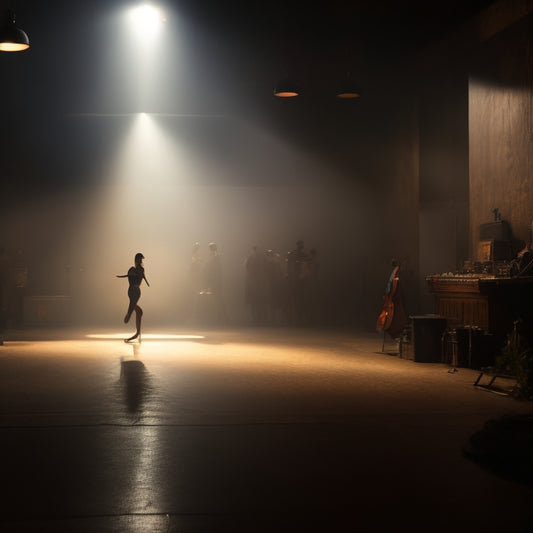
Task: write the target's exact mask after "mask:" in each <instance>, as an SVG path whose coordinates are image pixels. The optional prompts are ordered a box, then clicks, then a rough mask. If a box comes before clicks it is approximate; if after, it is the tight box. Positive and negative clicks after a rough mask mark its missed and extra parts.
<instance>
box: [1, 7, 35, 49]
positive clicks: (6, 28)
mask: <svg viewBox="0 0 533 533" xmlns="http://www.w3.org/2000/svg"><path fill="white" fill-rule="evenodd" d="M29 47H30V40H29V39H28V36H27V35H26V33H25V32H24V31H23V30H21V29H20V28H17V26H15V13H13V11H8V12H7V14H6V16H5V17H4V21H3V23H2V25H1V26H0V51H2V52H20V51H22V50H26V49H28V48H29Z"/></svg>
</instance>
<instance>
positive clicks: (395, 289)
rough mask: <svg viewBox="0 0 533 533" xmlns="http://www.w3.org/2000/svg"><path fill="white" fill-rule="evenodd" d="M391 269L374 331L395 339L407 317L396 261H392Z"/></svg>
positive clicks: (398, 267)
mask: <svg viewBox="0 0 533 533" xmlns="http://www.w3.org/2000/svg"><path fill="white" fill-rule="evenodd" d="M392 267H393V269H392V273H391V275H390V277H389V281H388V282H387V286H386V288H385V295H384V296H383V308H382V310H381V312H380V313H379V316H378V319H377V322H376V331H378V332H381V331H383V333H388V334H389V335H390V336H391V337H392V338H393V339H397V338H398V337H399V336H400V335H401V333H402V330H403V328H404V327H405V325H406V324H407V317H406V314H405V310H404V308H403V304H402V301H401V295H400V291H399V283H400V276H399V272H400V266H399V265H398V263H397V262H396V261H393V262H392Z"/></svg>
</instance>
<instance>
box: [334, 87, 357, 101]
mask: <svg viewBox="0 0 533 533" xmlns="http://www.w3.org/2000/svg"><path fill="white" fill-rule="evenodd" d="M360 96H361V95H360V94H359V93H358V92H357V91H356V90H355V89H343V90H342V91H340V92H339V93H337V98H343V99H345V100H348V99H350V98H359V97H360Z"/></svg>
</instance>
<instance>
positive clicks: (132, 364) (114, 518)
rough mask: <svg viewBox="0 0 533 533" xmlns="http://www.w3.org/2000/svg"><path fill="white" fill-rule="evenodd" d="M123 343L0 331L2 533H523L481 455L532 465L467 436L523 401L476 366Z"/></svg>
mask: <svg viewBox="0 0 533 533" xmlns="http://www.w3.org/2000/svg"><path fill="white" fill-rule="evenodd" d="M126 333H128V332H124V331H120V330H119V331H115V332H112V331H102V330H87V331H76V330H66V331H59V330H58V331H52V330H32V331H30V330H25V331H18V332H8V333H7V334H6V336H5V337H4V338H5V343H4V345H3V346H0V446H1V450H2V458H3V462H2V467H1V470H0V471H1V480H2V488H3V493H4V495H3V497H2V498H0V531H3V532H4V531H5V532H28V531H32V532H33V531H35V532H37V531H39V532H42V531H54V532H143V533H145V532H180V533H188V532H208V533H209V532H219V531H224V532H225V531H232V532H236V531H247V532H263V531H265V532H266V531H268V532H274V531H302V532H303V531H305V532H308V531H323V532H330V531H331V532H337V531H343V532H344V531H365V532H366V531H369V532H382V531H383V532H385V531H387V532H389V531H391V530H392V529H393V528H398V529H401V530H402V531H411V532H415V531H416V532H422V531H423V532H440V531H459V532H462V531H469V532H476V531H484V532H492V531H502V530H506V531H513V532H526V531H527V532H531V531H533V510H532V506H531V503H532V502H533V488H532V484H531V483H530V482H529V480H528V479H526V480H525V481H524V479H517V477H516V476H514V475H513V472H512V471H511V473H510V474H509V471H510V470H508V471H507V474H505V473H504V474H503V475H502V469H501V468H500V469H499V471H498V473H496V471H497V470H496V469H494V468H492V469H491V468H489V467H487V466H481V465H480V463H479V462H478V461H477V459H476V457H477V455H479V456H481V455H483V454H485V458H486V456H487V453H486V452H487V450H489V449H490V450H492V452H491V453H492V456H493V457H494V456H498V455H499V456H500V459H501V457H503V458H504V459H503V460H504V462H505V461H506V458H509V460H510V461H511V462H512V460H511V457H514V458H515V459H516V457H518V458H519V459H520V461H519V462H520V464H522V463H521V461H523V460H524V461H525V463H527V461H530V462H529V463H528V464H524V469H527V468H530V466H531V454H530V453H529V452H530V451H531V447H529V448H527V452H526V454H525V455H526V457H525V458H524V457H523V454H522V455H521V450H523V447H524V443H525V442H526V441H527V439H528V438H529V434H526V435H524V434H522V435H521V436H520V437H519V438H516V436H515V435H514V436H513V438H511V439H509V438H508V439H507V441H506V443H505V445H504V446H500V445H499V444H498V441H497V439H496V440H495V439H494V438H493V437H494V435H493V436H492V437H490V436H489V437H488V440H487V438H486V439H485V441H483V438H482V439H481V440H480V438H479V436H480V435H481V436H483V434H484V433H483V432H481V430H482V429H483V428H484V426H485V424H486V422H487V421H490V420H494V421H496V422H495V423H492V426H491V425H490V424H489V427H492V428H494V427H495V425H496V426H497V424H499V423H500V421H501V420H502V417H504V416H507V417H508V418H507V419H508V420H511V419H512V420H517V419H520V420H524V419H526V420H529V417H530V416H531V415H532V414H533V402H521V401H518V400H515V399H513V398H511V397H509V396H504V395H499V394H495V393H492V392H488V391H486V390H483V389H479V388H476V387H474V386H473V383H474V381H475V379H476V377H477V375H478V372H477V371H476V370H473V369H465V368H460V369H459V371H458V372H456V373H450V372H449V370H450V367H449V366H446V365H444V364H440V363H416V362H414V361H411V360H406V359H401V358H399V357H398V356H396V355H390V354H386V353H381V348H382V341H381V337H380V336H379V335H377V334H373V333H358V332H351V331H331V330H328V331H320V330H314V331H304V330H295V329H294V330H293V329H289V328H283V329H266V328H265V329H252V328H249V329H240V330H221V331H216V330H215V331H213V330H209V331H185V330H179V331H178V330H174V331H160V332H155V333H154V332H151V334H146V335H145V336H144V337H143V342H142V344H140V345H138V344H131V345H129V344H125V343H124V342H123V341H122V339H123V338H124V337H125V336H126ZM147 333H148V332H147ZM195 336H196V337H195ZM480 432H481V433H480ZM476 434H477V440H476V438H474V439H473V440H471V437H472V436H474V435H476ZM491 438H492V439H493V441H492V442H489V441H490V439H491ZM527 442H528V443H529V444H533V441H527ZM480 443H481V444H480ZM495 443H496V444H495ZM473 444H474V445H473ZM529 444H528V445H529ZM465 449H466V450H467V451H468V450H470V451H471V452H472V453H473V455H472V456H470V457H467V456H465V454H464V450H465ZM512 450H516V451H517V454H514V453H513V451H512ZM476 454H477V455H476ZM489 462H490V461H489ZM515 462H516V461H515ZM489 466H490V465H489ZM500 466H501V461H500Z"/></svg>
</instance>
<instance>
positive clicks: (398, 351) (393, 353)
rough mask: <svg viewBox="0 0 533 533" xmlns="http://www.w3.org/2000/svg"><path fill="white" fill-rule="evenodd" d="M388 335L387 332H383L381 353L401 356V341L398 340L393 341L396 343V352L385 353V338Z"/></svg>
mask: <svg viewBox="0 0 533 533" xmlns="http://www.w3.org/2000/svg"><path fill="white" fill-rule="evenodd" d="M386 335H387V332H386V331H383V339H382V342H381V352H380V353H386V354H387V355H399V354H400V348H399V341H397V340H396V339H393V340H394V342H395V343H396V346H397V349H396V350H394V351H392V350H388V351H385V337H386Z"/></svg>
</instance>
